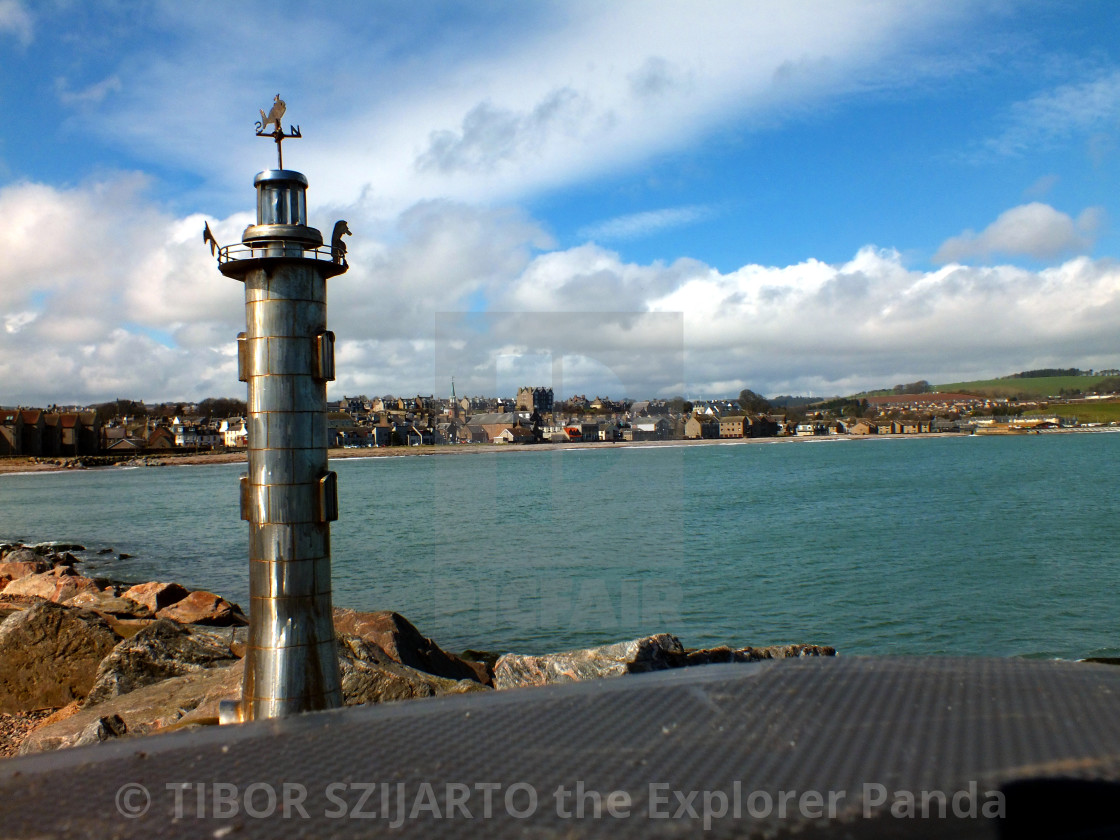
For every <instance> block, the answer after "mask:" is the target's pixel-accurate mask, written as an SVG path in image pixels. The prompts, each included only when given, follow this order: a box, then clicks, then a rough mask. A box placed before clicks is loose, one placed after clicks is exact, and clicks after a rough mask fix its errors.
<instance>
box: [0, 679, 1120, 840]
mask: <svg viewBox="0 0 1120 840" xmlns="http://www.w3.org/2000/svg"><path fill="white" fill-rule="evenodd" d="M1118 712H1120V669H1115V668H1110V667H1108V666H1099V665H1085V664H1077V663H1061V662H1040V661H1029V660H1016V659H926V658H920V659H919V658H913V659H901V658H859V657H856V658H847V657H845V658H837V659H804V660H789V661H774V662H766V663H757V664H750V665H713V666H707V667H703V668H690V669H683V670H679V671H669V672H662V673H657V674H647V675H636V676H630V677H627V678H624V679H620V680H611V681H601V682H596V683H583V684H573V685H564V686H552V687H548V688H544V689H526V690H520V691H510V692H502V693H500V694H486V695H464V696H457V697H448V698H441V699H438V700H430V701H413V702H410V703H402V704H394V705H385V706H379V707H365V708H357V709H344V710H337V711H331V712H322V713H317V714H312V715H305V716H302V717H299V718H294V719H285V720H280V721H262V722H260V723H254V724H249V725H245V726H240V727H223V728H221V729H212V730H206V731H202V732H194V733H178V734H169V735H164V736H153V737H149V738H143V739H135V740H125V741H120V742H116V743H107V744H103V745H100V746H97V747H90V748H83V749H78V750H71V751H65V752H59V753H53V754H47V755H42V756H33V757H27V758H20V759H14V760H10V761H7V762H3V763H0V834H2V835H3V836H5V837H14V838H31V837H51V836H58V837H62V836H65V837H68V838H69V837H96V838H103V837H120V838H130V837H137V838H144V840H150V838H151V837H153V836H158V837H159V838H161V840H173V838H178V837H191V838H193V837H201V836H206V837H216V838H220V837H225V836H227V835H228V836H231V837H236V838H238V840H241V838H256V837H261V838H265V837H275V836H281V835H282V836H285V837H316V838H330V837H337V838H347V837H364V836H369V835H371V834H382V833H385V834H389V833H391V834H393V835H394V836H401V837H463V836H487V837H542V838H543V837H585V836H610V837H611V838H612V840H622V838H631V837H633V838H660V837H666V838H669V837H692V836H696V835H700V834H704V835H705V836H710V837H744V836H752V835H759V836H764V835H766V836H775V835H782V834H787V833H802V832H808V835H807V836H812V837H816V836H861V837H863V836H868V837H875V836H883V837H898V836H916V837H918V836H943V835H953V836H961V835H972V836H996V835H997V833H1001V834H1002V836H1008V837H1013V836H1026V835H1019V834H1018V832H1020V830H1023V829H1029V828H1037V826H1038V825H1039V822H1038V820H1039V819H1040V818H1041V817H1040V816H1039V814H1042V815H1052V816H1054V817H1055V818H1056V819H1058V820H1059V823H1058V824H1059V825H1067V824H1068V825H1075V824H1077V821H1078V820H1081V821H1082V822H1084V821H1085V820H1087V819H1088V820H1090V823H1089V828H1098V829H1099V828H1100V827H1101V826H1102V825H1104V824H1106V823H1107V820H1108V819H1112V820H1116V819H1118V817H1117V815H1116V814H1115V813H1111V814H1110V812H1113V811H1115V809H1114V808H1113V807H1109V808H1104V809H1102V814H1101V815H1099V816H1092V814H1093V813H1094V812H1093V808H1092V803H1093V802H1098V801H1101V798H1102V797H1104V799H1106V800H1107V801H1109V802H1115V801H1120V786H1118V785H1116V783H1117V782H1118V781H1120V714H1118ZM1054 779H1064V780H1067V781H1065V782H1062V783H1058V782H1053V781H1051V780H1054ZM1012 780H1031V781H1029V783H1028V784H1024V785H1020V786H1019V787H1014V786H1012V787H1008V788H1006V789H1005V790H1004V791H1003V792H1001V793H1000V794H998V795H997V794H995V793H989V791H999V790H1000V787H1001V786H1002V785H1005V784H1006V783H1007V782H1010V781H1012ZM1077 780H1092V781H1094V782H1095V783H1096V784H1088V783H1087V781H1086V782H1078V781H1077ZM180 783H189V784H190V785H191V787H189V788H183V789H180V790H179V791H176V789H175V788H174V787H169V785H170V786H174V785H176V784H180ZM216 783H217V784H218V787H217V788H215V787H214V785H215V784H216ZM1102 783H1103V784H1102ZM1059 784H1062V785H1065V787H1063V788H1060V790H1061V793H1060V795H1059V794H1058V793H1055V794H1054V796H1053V801H1048V796H1047V791H1058V790H1059V788H1057V787H1053V786H1054V785H1059ZM125 785H133V786H135V785H143V786H144V788H145V789H146V790H147V793H148V799H147V802H148V807H147V809H146V810H145V812H144V813H143V814H142V815H140V816H137V817H134V818H128V817H125V816H122V813H121V810H122V809H124V810H127V809H128V808H129V807H135V808H137V809H139V807H140V806H141V805H143V804H144V803H145V798H144V795H143V793H142V792H141V791H139V788H136V789H135V791H134V792H133V794H131V795H129V794H127V793H124V794H121V793H120V791H121V789H122V786H125ZM285 785H287V786H288V788H287V791H288V794H289V808H288V813H287V815H286V816H285V813H284V803H283V797H284V791H285ZM331 785H333V787H328V786H331ZM578 785H582V786H583V788H582V790H583V793H584V796H583V797H582V800H581V801H582V802H583V805H584V812H583V814H582V816H580V815H579V813H578V812H577V810H576V808H575V799H576V797H575V794H576V793H577V792H579V789H578V787H577V786H578ZM1071 785H1072V788H1071V787H1070V786H1071ZM487 786H490V787H487ZM558 788H563V789H564V790H565V791H567V792H568V794H567V795H566V796H565V795H562V796H561V798H560V800H559V801H558V799H557V797H556V795H555V794H556V792H557V789H558ZM1071 790H1072V793H1071ZM398 791H399V792H401V793H403V797H404V799H403V801H404V813H403V815H402V813H401V809H400V806H399V804H398V803H399V802H400V800H399V799H398V798H397V797H398ZM487 791H489V792H490V795H491V802H490V816H489V817H487V816H486V815H485V811H486V808H485V805H486V793H487ZM693 791H695V792H696V794H695V795H694V796H692V794H691V792H693ZM923 791H926V792H928V794H929V795H928V796H927V798H926V804H925V807H923V805H922V792H923ZM270 792H271V793H272V794H274V795H275V799H272V798H271V797H270ZM611 792H614V796H613V798H612V797H610V796H609V794H610V793H611ZM783 792H785V795H786V796H785V805H784V806H782V805H781V802H782V798H783ZM791 792H792V793H791ZM935 792H941V793H942V794H944V798H943V799H944V803H945V805H944V808H945V816H944V817H942V816H941V808H942V806H941V802H942V799H941V798H939V797H938V796H937V795H936V793H935ZM385 793H388V794H389V796H388V798H387V799H385V800H384V802H383V800H382V796H383V794H385ZM531 794H535V797H536V801H535V803H534V802H533V799H532V796H531ZM596 794H597V795H598V798H596ZM908 794H910V795H913V797H914V808H913V809H911V811H910V813H912V814H913V816H907V815H906V813H907V807H906V806H907V802H908V799H907V795H908ZM118 796H119V797H121V798H120V799H118ZM130 796H131V798H130ZM363 796H364V797H365V799H364V800H363ZM830 796H831V797H832V800H833V805H834V807H833V809H832V811H833V818H832V819H826V818H825V817H826V816H827V815H828V811H829V799H830ZM954 796H955V797H956V799H955V802H956V805H957V808H958V810H959V811H960V814H961V816H955V815H954V810H953V803H954ZM999 796H1003V800H1002V801H1003V806H1002V808H999V801H1000V800H999ZM1079 796H1081V797H1087V799H1086V800H1085V802H1087V803H1088V804H1085V803H1082V804H1081V805H1079V807H1078V809H1077V813H1072V809H1069V808H1065V809H1064V810H1065V811H1067V812H1069V813H1064V814H1063V803H1065V802H1070V801H1075V800H1076V801H1079V802H1080V801H1081V800H1078V799H1077V797H1079ZM721 797H723V798H722V799H721ZM818 797H819V803H820V804H819V805H818V804H817V803H818ZM297 800H298V807H297V802H296V801H297ZM880 800H881V801H880ZM725 801H726V813H719V812H720V810H721V806H722V805H723V804H724V802H725ZM626 802H628V803H629V804H628V806H626V807H624V805H625V803H626ZM456 803H458V805H459V807H455V806H456ZM596 803H598V816H596V815H595V811H596ZM736 803H737V810H738V814H737V815H736ZM118 806H119V807H118ZM386 806H387V807H386ZM985 806H986V807H987V808H989V809H999V810H1001V812H1002V813H1003V814H1004V815H1005V817H1006V818H1005V819H1002V820H996V821H992V820H988V819H985V818H983V809H984V807H985ZM892 807H893V808H894V809H895V810H896V813H894V814H892V812H891V808H892ZM612 808H613V811H614V812H615V814H617V815H612V814H611V810H612ZM449 810H454V815H453V816H449V815H448V811H449ZM705 810H706V812H707V813H706V814H705ZM973 810H974V811H975V813H976V815H977V816H976V817H975V818H974V817H972V816H971V812H972V811H973ZM467 812H469V813H470V816H469V817H467V816H466V813H467ZM678 812H679V815H678ZM304 813H306V815H307V816H306V817H305V816H304ZM661 814H665V816H664V817H662V816H660V815H661ZM675 815H676V816H675ZM1087 815H1088V816H1087ZM1063 820H1064V822H1063ZM1093 820H1095V822H1093ZM1101 820H1105V821H1106V822H1105V823H1102V822H1101ZM1113 828H1115V829H1116V830H1117V831H1120V826H1113ZM1100 836H1105V835H1100Z"/></svg>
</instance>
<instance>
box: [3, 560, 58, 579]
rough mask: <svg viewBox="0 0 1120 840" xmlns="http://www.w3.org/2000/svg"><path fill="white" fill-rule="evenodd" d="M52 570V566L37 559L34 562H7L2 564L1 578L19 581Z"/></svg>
mask: <svg viewBox="0 0 1120 840" xmlns="http://www.w3.org/2000/svg"><path fill="white" fill-rule="evenodd" d="M50 570H51V567H50V564H49V563H47V562H46V561H45V560H42V559H41V558H38V557H36V558H35V559H34V560H5V561H4V562H3V563H0V578H7V579H8V580H9V581H12V580H19V579H20V578H25V577H27V576H28V575H38V574H42V573H43V572H49V571H50Z"/></svg>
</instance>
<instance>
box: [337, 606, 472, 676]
mask: <svg viewBox="0 0 1120 840" xmlns="http://www.w3.org/2000/svg"><path fill="white" fill-rule="evenodd" d="M334 627H335V632H336V633H338V634H339V635H340V636H341V635H352V636H359V637H361V638H362V639H365V640H366V641H367V642H372V643H373V644H375V645H377V646H378V647H379V648H380V649H381V650H383V651H384V652H385V653H386V654H388V656H389V658H390V659H391V660H392V661H394V662H398V663H400V664H401V665H407V666H408V667H410V668H415V669H416V670H417V671H423V672H425V673H427V674H434V675H435V676H437V677H444V678H446V679H449V680H475V681H476V682H481V683H483V684H484V685H491V684H492V682H491V679H490V674H489V671H488V669H487V668H486V665H485V664H484V663H481V662H467V661H466V660H463V659H460V658H459V657H458V656H455V655H454V654H450V653H447V652H446V651H444V650H442V649H441V648H440V646H439V645H437V644H436V643H435V642H433V641H432V640H431V639H429V638H428V637H427V636H425V635H424V634H423V633H421V632H420V631H419V630H417V629H416V628H415V627H414V626H413V625H412V623H411V622H409V620H408V619H407V618H405V617H404V616H403V615H401V614H400V613H395V612H390V611H388V610H382V611H380V612H357V611H355V610H347V609H336V610H335V611H334Z"/></svg>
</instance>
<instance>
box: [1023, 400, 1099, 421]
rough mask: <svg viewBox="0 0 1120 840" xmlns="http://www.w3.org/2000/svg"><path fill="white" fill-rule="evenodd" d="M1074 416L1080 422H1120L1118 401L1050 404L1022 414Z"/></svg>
mask: <svg viewBox="0 0 1120 840" xmlns="http://www.w3.org/2000/svg"><path fill="white" fill-rule="evenodd" d="M1055 414H1056V415H1058V416H1059V417H1076V418H1077V420H1078V422H1080V423H1112V422H1120V401H1116V402H1104V401H1103V400H1101V401H1097V400H1094V401H1093V402H1087V403H1075V404H1074V405H1052V406H1049V407H1048V408H1046V409H1037V410H1032V411H1028V412H1026V413H1025V414H1024V415H1023V416H1024V417H1030V416H1032V415H1041V416H1043V417H1052V416H1054V415H1055Z"/></svg>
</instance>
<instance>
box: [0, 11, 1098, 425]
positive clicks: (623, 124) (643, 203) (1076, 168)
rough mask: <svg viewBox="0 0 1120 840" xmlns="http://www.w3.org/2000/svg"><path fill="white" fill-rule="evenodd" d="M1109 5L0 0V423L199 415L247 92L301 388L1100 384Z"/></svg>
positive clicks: (788, 389)
mask: <svg viewBox="0 0 1120 840" xmlns="http://www.w3.org/2000/svg"><path fill="white" fill-rule="evenodd" d="M1118 32H1120V5H1118V4H1116V3H1113V2H1079V3H1066V2H1059V0H1054V1H1053V2H1050V1H1049V0H1034V1H1033V2H1021V3H1011V2H996V1H995V0H986V1H985V2H981V1H980V0H977V2H967V0H960V2H940V3H921V2H909V3H908V2H897V3H891V2H878V1H876V2H870V0H869V1H868V2H854V0H853V1H852V2H838V1H837V0H830V2H803V3H789V2H747V1H746V0H744V2H734V3H719V2H712V3H704V4H695V3H691V4H684V3H678V4H669V3H656V2H655V3H636V2H635V3H614V4H602V3H593V2H568V3H533V4H526V3H498V2H492V3H478V2H470V3H466V2H464V3H450V2H448V3H429V4H414V3H404V2H399V3H388V2H369V3H336V4H332V6H331V7H330V9H329V10H327V9H323V8H320V7H318V6H314V7H313V6H311V4H306V5H305V4H298V3H283V2H281V3H276V2H270V3H264V2H259V3H256V2H244V3H237V4H220V3H212V2H197V3H189V4H183V3H170V2H169V3H158V2H156V3H146V4H134V3H123V2H122V3H115V2H99V3H79V2H71V1H70V0H58V2H51V0H40V2H35V3H31V2H24V0H0V104H2V106H3V112H4V114H5V119H4V121H3V122H2V123H0V213H3V217H4V219H5V220H6V223H5V226H4V229H3V230H0V246H2V247H3V250H4V252H5V254H6V255H7V256H6V259H5V260H4V261H3V262H2V263H0V404H5V405H8V404H12V405H14V404H20V403H22V404H43V403H47V402H63V403H68V402H79V403H80V402H88V401H94V400H101V399H112V398H114V397H118V396H122V397H123V396H128V397H142V398H145V399H148V400H161V399H198V398H202V397H205V396H212V395H236V394H238V393H240V392H241V389H242V388H243V387H244V386H243V385H241V384H240V383H238V382H237V378H236V373H235V370H234V344H233V338H234V336H235V335H236V333H237V332H238V331H239V329H241V328H242V326H241V322H240V319H241V318H242V316H243V310H242V309H241V298H240V296H241V289H240V287H239V286H238V285H237V284H236V283H235V282H233V281H228V280H226V278H224V277H222V276H221V275H220V274H218V272H217V271H216V268H215V266H214V264H213V262H212V261H211V258H210V255H209V251H208V249H207V248H206V247H205V246H204V245H203V244H202V241H201V228H202V223H203V221H209V223H210V225H211V227H213V229H214V230H215V232H216V233H217V235H218V238H219V239H220V240H221V241H222V242H223V243H225V242H233V241H236V240H237V239H239V237H240V233H241V230H242V229H243V228H244V226H245V225H246V224H248V223H249V222H251V218H250V216H249V214H250V213H251V211H252V208H253V206H254V204H253V193H252V177H253V175H254V174H255V173H256V172H257V171H259V170H260V169H264V168H267V167H270V166H273V165H274V160H275V158H274V153H273V148H272V146H271V144H270V143H268V142H267V141H262V140H260V139H258V138H255V137H254V136H253V122H254V120H255V119H257V116H258V115H257V110H258V109H259V108H264V109H266V110H267V108H268V106H269V104H270V102H271V100H272V97H273V95H275V94H276V93H277V92H279V93H280V94H281V95H282V96H283V98H284V99H285V101H286V102H287V105H288V113H287V115H286V117H285V123H298V124H299V125H300V126H301V128H302V130H303V132H304V135H305V136H304V138H303V139H302V140H298V141H291V142H289V143H288V144H286V149H285V163H286V164H287V165H288V166H289V167H290V168H295V169H298V170H300V171H302V172H304V173H305V174H306V175H307V176H308V178H309V180H310V182H311V187H310V190H309V194H308V195H309V205H310V215H311V222H312V224H314V225H316V226H317V227H319V228H320V229H323V230H329V229H330V227H331V225H332V224H333V221H334V220H335V219H337V218H346V219H348V220H349V222H350V227H351V229H352V230H353V231H354V236H353V238H352V242H351V246H350V248H351V256H352V260H351V263H352V268H351V271H350V272H349V273H348V274H346V275H344V276H343V277H341V278H338V279H335V280H332V281H331V288H330V298H329V305H330V320H331V326H332V329H334V330H335V332H336V333H337V334H338V336H339V366H338V368H339V370H338V373H339V379H338V381H337V382H336V383H334V385H333V386H332V388H331V394H332V396H342V395H343V394H354V393H366V394H371V395H372V394H385V393H432V392H435V393H439V394H442V393H445V392H446V391H448V390H449V381H450V377H451V376H455V378H456V389H457V391H458V392H459V393H493V392H494V391H495V390H511V389H512V388H513V387H515V386H516V384H552V385H554V386H555V387H557V389H558V390H559V391H561V392H562V393H565V394H567V393H572V392H582V393H588V394H589V395H590V394H592V393H597V394H600V395H604V396H606V395H610V396H614V397H619V396H624V395H625V396H631V397H651V396H672V395H674V394H684V395H686V396H692V397H701V396H720V395H727V394H731V395H733V394H737V393H738V391H739V390H740V389H741V388H743V387H749V388H752V389H753V390H756V391H760V392H763V393H767V394H777V393H807V392H812V393H816V394H828V393H849V392H852V391H854V390H858V389H861V388H864V387H881V386H890V385H893V384H895V383H897V382H902V381H914V380H916V379H929V380H930V381H933V382H939V381H940V382H949V381H954V380H957V379H963V378H974V377H982V376H990V375H1001V374H1005V373H1011V372H1014V371H1016V370H1020V369H1025V368H1031V367H1044V366H1054V365H1060V366H1063V367H1065V366H1071V365H1077V366H1082V367H1094V368H1101V367H1116V366H1120V348H1118V347H1117V343H1116V340H1115V325H1116V323H1117V316H1118V315H1120V268H1118V266H1117V263H1116V256H1117V254H1118V252H1120V232H1118V229H1117V221H1116V220H1117V219H1120V207H1118V206H1117V204H1118V200H1117V195H1118V194H1120V190H1118V188H1120V55H1118V51H1120V46H1118V45H1117V43H1116V37H1115V36H1116V33H1118Z"/></svg>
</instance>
